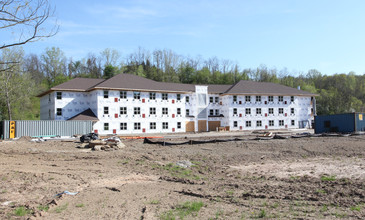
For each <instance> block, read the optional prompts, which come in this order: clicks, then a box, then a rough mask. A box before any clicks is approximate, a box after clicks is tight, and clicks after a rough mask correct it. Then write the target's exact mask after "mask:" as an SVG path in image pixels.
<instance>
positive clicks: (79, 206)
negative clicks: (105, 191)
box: [76, 203, 85, 208]
mask: <svg viewBox="0 0 365 220" xmlns="http://www.w3.org/2000/svg"><path fill="white" fill-rule="evenodd" d="M76 207H77V208H82V207H85V205H84V204H83V203H80V204H76Z"/></svg>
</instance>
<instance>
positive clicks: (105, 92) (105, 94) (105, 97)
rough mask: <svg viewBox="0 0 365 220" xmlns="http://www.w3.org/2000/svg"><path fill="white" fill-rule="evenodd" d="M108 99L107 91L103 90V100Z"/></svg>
mask: <svg viewBox="0 0 365 220" xmlns="http://www.w3.org/2000/svg"><path fill="white" fill-rule="evenodd" d="M107 98H109V91H108V90H104V99H107Z"/></svg>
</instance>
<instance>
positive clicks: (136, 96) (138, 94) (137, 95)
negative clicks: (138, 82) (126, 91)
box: [133, 92, 141, 99]
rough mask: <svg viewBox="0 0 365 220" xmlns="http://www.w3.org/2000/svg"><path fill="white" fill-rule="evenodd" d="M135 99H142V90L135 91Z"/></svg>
mask: <svg viewBox="0 0 365 220" xmlns="http://www.w3.org/2000/svg"><path fill="white" fill-rule="evenodd" d="M133 98H134V99H141V92H133Z"/></svg>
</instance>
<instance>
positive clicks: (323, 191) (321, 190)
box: [316, 189, 327, 194]
mask: <svg viewBox="0 0 365 220" xmlns="http://www.w3.org/2000/svg"><path fill="white" fill-rule="evenodd" d="M316 192H317V193H320V194H326V193H327V192H326V191H325V190H323V189H317V190H316Z"/></svg>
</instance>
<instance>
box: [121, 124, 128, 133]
mask: <svg viewBox="0 0 365 220" xmlns="http://www.w3.org/2000/svg"><path fill="white" fill-rule="evenodd" d="M120 130H122V131H126V130H127V122H122V123H120Z"/></svg>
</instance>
